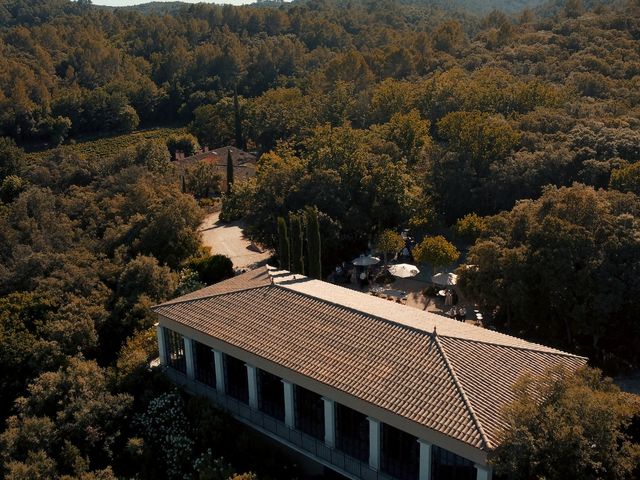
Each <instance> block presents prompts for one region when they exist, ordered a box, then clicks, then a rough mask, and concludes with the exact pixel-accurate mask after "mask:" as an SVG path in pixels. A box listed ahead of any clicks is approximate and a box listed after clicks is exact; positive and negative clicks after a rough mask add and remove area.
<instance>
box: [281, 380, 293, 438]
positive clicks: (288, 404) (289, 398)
mask: <svg viewBox="0 0 640 480" xmlns="http://www.w3.org/2000/svg"><path fill="white" fill-rule="evenodd" d="M282 386H283V388H284V423H285V424H286V425H287V427H289V428H295V427H296V420H295V419H296V416H295V413H294V411H293V408H294V403H293V387H294V385H293V383H291V382H287V381H286V380H282Z"/></svg>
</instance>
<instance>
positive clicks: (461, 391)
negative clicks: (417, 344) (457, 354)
mask: <svg viewBox="0 0 640 480" xmlns="http://www.w3.org/2000/svg"><path fill="white" fill-rule="evenodd" d="M433 340H434V341H435V344H436V347H437V348H438V351H439V352H440V355H442V359H443V360H444V363H445V365H446V366H447V370H448V371H449V374H450V375H451V378H453V383H454V384H455V386H456V388H457V390H458V393H459V394H460V397H461V398H462V401H463V403H464V404H465V406H466V407H467V410H468V411H469V415H471V420H472V421H473V423H474V425H475V426H476V428H477V429H478V433H479V434H480V439H481V440H482V443H483V446H484V447H485V449H487V450H490V449H491V448H492V446H491V442H490V441H489V438H488V437H487V435H486V433H485V432H484V429H483V428H482V425H481V424H480V420H479V419H478V417H477V415H476V412H475V411H474V409H473V407H472V406H471V401H470V400H469V398H468V397H467V394H466V392H465V391H464V388H462V384H461V383H460V381H459V380H458V376H457V375H456V372H455V371H454V370H453V367H452V366H451V362H450V361H449V357H447V354H446V353H445V351H444V347H443V346H442V345H441V344H440V340H438V335H433Z"/></svg>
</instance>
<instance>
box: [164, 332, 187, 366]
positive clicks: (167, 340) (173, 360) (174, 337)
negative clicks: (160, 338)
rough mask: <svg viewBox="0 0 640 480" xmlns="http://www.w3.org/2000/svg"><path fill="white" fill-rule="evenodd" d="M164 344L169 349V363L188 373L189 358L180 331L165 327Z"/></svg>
mask: <svg viewBox="0 0 640 480" xmlns="http://www.w3.org/2000/svg"><path fill="white" fill-rule="evenodd" d="M162 330H163V331H164V345H165V348H166V350H167V365H169V366H170V367H171V368H175V369H176V370H178V371H180V372H182V373H187V360H186V357H185V354H184V338H183V337H182V335H180V334H179V333H176V332H174V331H173V330H169V329H168V328H163V329H162Z"/></svg>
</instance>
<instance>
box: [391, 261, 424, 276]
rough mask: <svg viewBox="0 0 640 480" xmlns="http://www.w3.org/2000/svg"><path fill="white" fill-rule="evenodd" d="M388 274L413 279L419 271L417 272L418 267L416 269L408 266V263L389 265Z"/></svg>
mask: <svg viewBox="0 0 640 480" xmlns="http://www.w3.org/2000/svg"><path fill="white" fill-rule="evenodd" d="M389 273H390V274H391V275H393V276H394V277H399V278H409V277H415V276H416V275H417V274H419V273H420V270H418V267H416V266H415V265H409V264H408V263H399V264H397V265H391V266H390V267H389Z"/></svg>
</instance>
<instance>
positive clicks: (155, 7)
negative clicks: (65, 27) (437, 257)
mask: <svg viewBox="0 0 640 480" xmlns="http://www.w3.org/2000/svg"><path fill="white" fill-rule="evenodd" d="M187 5H192V4H189V3H186V2H149V3H142V4H140V5H130V6H126V7H109V6H104V5H94V7H96V8H102V9H105V10H121V11H122V10H124V11H132V12H140V13H143V14H147V15H153V14H156V15H158V14H160V15H162V14H165V13H175V12H177V11H178V10H180V8H182V7H185V6H187Z"/></svg>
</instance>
